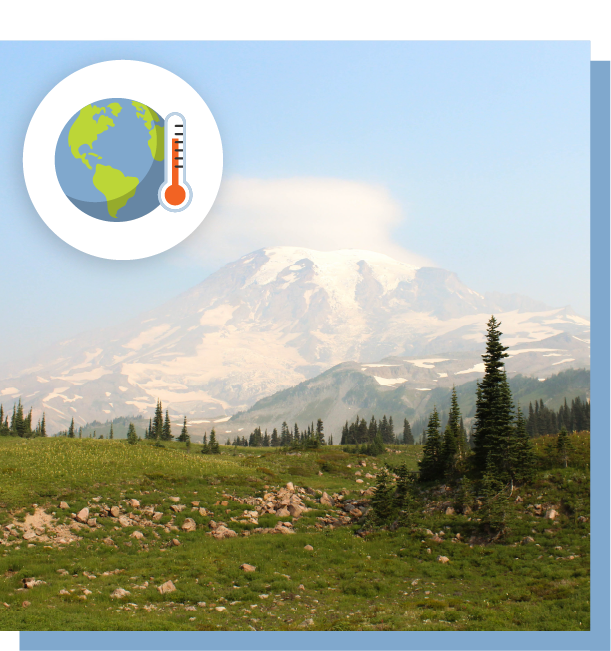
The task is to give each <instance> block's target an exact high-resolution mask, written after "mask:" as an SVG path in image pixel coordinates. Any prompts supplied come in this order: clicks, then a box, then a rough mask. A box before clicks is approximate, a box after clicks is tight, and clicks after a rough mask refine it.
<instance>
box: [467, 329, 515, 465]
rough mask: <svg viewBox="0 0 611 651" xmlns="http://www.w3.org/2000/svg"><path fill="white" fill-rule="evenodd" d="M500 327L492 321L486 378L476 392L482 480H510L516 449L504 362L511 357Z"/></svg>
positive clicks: (477, 457)
mask: <svg viewBox="0 0 611 651" xmlns="http://www.w3.org/2000/svg"><path fill="white" fill-rule="evenodd" d="M500 325H501V324H500V323H499V322H497V320H496V319H495V317H494V316H492V317H490V320H489V321H488V324H487V333H486V352H485V353H484V355H482V359H483V360H484V377H483V378H482V380H481V382H478V385H477V390H476V403H475V419H474V429H475V436H474V450H473V459H474V467H475V470H476V471H477V472H478V473H479V475H480V476H483V474H484V473H485V472H489V473H490V472H492V473H495V474H496V476H498V477H500V476H507V466H508V464H510V463H511V459H507V457H506V455H507V453H508V450H510V448H512V438H513V434H514V427H513V414H512V411H513V406H512V401H511V392H510V391H509V384H508V383H507V377H506V375H505V364H504V362H503V359H504V358H505V357H508V356H509V355H508V354H507V352H506V351H507V346H503V344H501V335H502V334H503V333H502V332H501V331H500V330H499V326H500Z"/></svg>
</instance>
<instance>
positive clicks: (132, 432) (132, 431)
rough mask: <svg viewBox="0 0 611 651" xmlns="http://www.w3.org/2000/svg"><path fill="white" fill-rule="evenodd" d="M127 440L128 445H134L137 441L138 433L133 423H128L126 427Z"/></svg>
mask: <svg viewBox="0 0 611 651" xmlns="http://www.w3.org/2000/svg"><path fill="white" fill-rule="evenodd" d="M127 442H128V443H129V444H130V445H136V443H138V434H136V428H135V427H134V424H133V423H130V424H129V427H128V428H127Z"/></svg>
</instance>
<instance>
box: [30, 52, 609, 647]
mask: <svg viewBox="0 0 611 651" xmlns="http://www.w3.org/2000/svg"><path fill="white" fill-rule="evenodd" d="M590 65H591V67H590V80H591V86H590V98H591V104H590V179H591V180H590V215H591V286H592V297H593V300H592V310H591V315H592V317H591V318H592V364H591V367H592V375H591V377H592V389H591V396H592V416H591V423H592V426H591V429H592V432H593V438H592V449H593V454H592V476H593V482H592V513H593V515H594V517H593V519H592V543H591V544H592V557H591V558H592V567H594V568H595V572H594V573H593V576H592V591H591V592H592V599H591V604H592V605H591V610H592V629H591V631H589V632H543V631H534V632H533V631H524V632H517V631H512V632H495V631H490V632H488V631H486V632H447V633H446V632H386V631H380V632H313V631H312V632H303V633H291V632H260V633H253V632H250V633H246V632H229V631H227V632H220V631H219V632H205V633H204V632H202V633H197V632H190V631H182V632H131V631H127V632H120V631H116V632H114V631H105V632H70V633H64V632H44V633H43V632H24V633H21V636H20V642H21V645H20V648H21V649H22V651H81V650H85V649H86V650H88V651H107V650H109V649H113V650H117V651H121V650H127V649H129V650H133V651H168V650H178V649H180V650H181V651H183V650H184V651H192V650H199V649H206V650H208V649H210V650H212V649H223V650H225V649H226V650H234V649H235V650H236V651H237V650H242V649H252V650H253V651H256V650H259V649H261V650H266V651H267V650H272V649H279V650H280V649H295V650H296V651H301V650H304V651H305V650H309V649H318V650H320V651H323V650H326V649H354V650H355V651H356V650H359V651H360V650H364V651H365V650H369V649H389V650H395V649H431V650H436V649H454V650H456V651H459V650H462V649H465V650H467V649H468V650H473V651H477V650H479V649H481V650H485V651H488V650H490V649H498V650H499V651H504V650H507V651H519V650H522V649H524V650H535V649H550V650H554V651H564V650H565V649H566V650H567V651H569V650H571V651H579V650H582V649H584V650H585V649H589V650H592V651H608V650H609V649H610V648H611V639H610V630H609V609H610V599H609V569H610V564H609V544H608V541H609V511H610V500H609V453H610V428H609V408H610V401H609V396H610V389H611V383H610V375H609V358H610V345H609V343H610V341H609V337H610V330H609V316H610V282H609V280H610V277H609V273H610V266H609V236H610V224H609V217H610V212H609V173H610V170H609V119H610V111H609V90H610V89H609V75H610V65H609V62H608V61H603V62H592V63H591V64H590ZM566 264H570V260H567V261H566Z"/></svg>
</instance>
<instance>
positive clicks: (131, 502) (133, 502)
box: [127, 500, 140, 509]
mask: <svg viewBox="0 0 611 651" xmlns="http://www.w3.org/2000/svg"><path fill="white" fill-rule="evenodd" d="M127 503H128V504H129V505H130V506H131V507H132V509H139V508H140V502H139V501H138V500H128V502H127Z"/></svg>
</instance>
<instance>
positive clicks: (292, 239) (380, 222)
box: [175, 177, 434, 266]
mask: <svg viewBox="0 0 611 651" xmlns="http://www.w3.org/2000/svg"><path fill="white" fill-rule="evenodd" d="M401 212H402V211H401V208H400V206H399V205H398V203H397V202H396V201H395V200H394V199H393V198H392V197H391V196H390V194H389V192H388V190H387V189H386V188H384V187H383V186H381V185H373V184H370V183H364V182H359V181H346V180H342V179H334V178H315V177H296V178H288V179H254V178H242V177H233V178H230V179H228V180H226V181H224V182H223V185H222V186H221V190H220V192H219V196H218V198H217V201H216V203H215V205H214V207H213V208H212V210H211V211H210V214H209V215H208V216H207V217H206V219H205V220H204V222H203V223H202V225H201V226H200V227H199V228H198V229H197V231H196V232H195V233H194V234H193V235H192V236H191V237H189V238H188V239H187V240H185V242H184V243H183V244H181V245H179V246H178V247H176V249H175V252H176V255H177V256H178V257H182V256H185V255H186V256H187V257H188V259H189V261H191V262H192V261H193V259H196V260H201V261H202V263H204V264H206V265H209V264H211V263H215V264H223V263H226V262H230V261H232V260H235V259H237V258H239V257H240V256H242V255H244V254H246V253H249V252H250V251H254V250H256V249H260V248H263V247H268V246H302V247H306V248H311V249H317V250H320V251H332V250H335V249H352V248H353V249H365V250H371V251H376V252H379V253H385V254H387V255H390V256H392V257H394V258H396V259H398V260H402V261H404V262H409V263H412V264H415V265H419V266H421V265H433V264H434V263H432V262H431V261H430V260H427V259H426V258H424V257H422V256H419V255H417V254H415V253H412V252H410V251H407V250H406V249H404V248H403V247H402V246H400V245H399V244H397V243H396V242H395V241H394V240H393V236H392V231H393V229H394V228H395V227H396V226H398V225H399V223H400V222H401V221H402V214H401Z"/></svg>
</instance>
